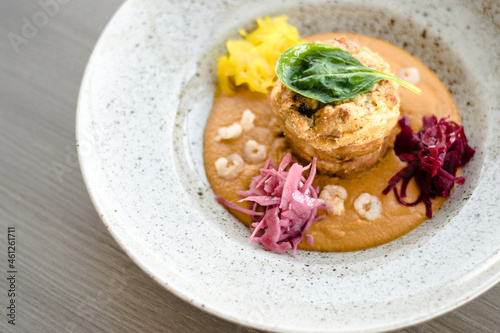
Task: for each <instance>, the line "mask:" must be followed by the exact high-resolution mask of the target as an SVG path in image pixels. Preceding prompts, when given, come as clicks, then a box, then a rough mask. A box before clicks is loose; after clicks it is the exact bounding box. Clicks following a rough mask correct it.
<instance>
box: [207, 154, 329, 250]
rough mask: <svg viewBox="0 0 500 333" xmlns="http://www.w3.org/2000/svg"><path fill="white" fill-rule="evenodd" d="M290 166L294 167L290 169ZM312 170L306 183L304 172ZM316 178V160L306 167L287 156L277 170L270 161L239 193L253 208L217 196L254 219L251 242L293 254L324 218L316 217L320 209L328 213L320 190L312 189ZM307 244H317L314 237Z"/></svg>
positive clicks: (309, 238) (219, 199) (232, 207)
mask: <svg viewBox="0 0 500 333" xmlns="http://www.w3.org/2000/svg"><path fill="white" fill-rule="evenodd" d="M290 164H291V165H290ZM309 168H310V172H309V177H308V178H307V179H306V177H305V176H304V172H305V171H306V170H308V169H309ZM315 175H316V157H314V159H313V161H312V163H311V164H309V165H308V166H306V167H303V166H301V165H300V164H298V163H296V162H294V161H293V160H292V155H291V154H290V153H288V154H287V155H285V157H284V158H283V160H282V161H281V163H280V165H279V166H277V165H276V164H274V163H273V162H272V161H271V160H268V161H267V162H266V163H265V165H264V168H262V169H260V175H258V176H256V177H254V178H253V179H252V182H251V183H250V189H249V190H247V191H238V194H239V195H241V196H243V197H244V198H243V199H242V200H240V202H241V201H250V202H251V204H250V208H249V209H244V208H242V207H240V206H238V205H236V204H233V203H230V202H228V201H226V200H224V199H222V198H221V197H220V196H216V199H217V201H218V202H219V203H221V204H223V205H225V206H226V207H228V208H230V209H234V210H237V211H240V212H243V213H245V214H247V215H250V216H251V217H252V221H254V222H253V223H252V228H253V232H252V235H251V236H250V238H249V241H250V242H258V243H261V244H262V245H263V246H264V248H265V249H266V250H268V251H273V252H275V253H279V254H281V253H285V252H287V251H289V250H293V252H292V256H295V253H296V251H297V246H298V245H299V243H300V242H301V241H302V239H303V238H304V235H306V233H307V230H308V229H309V228H310V227H311V225H312V224H313V223H314V222H316V221H319V220H320V219H321V218H323V217H324V216H316V215H317V211H318V209H327V208H328V207H326V206H325V205H324V201H323V200H321V199H319V198H318V191H319V188H317V187H314V186H312V182H313V180H314V177H315ZM306 242H307V243H308V244H310V245H312V244H314V239H313V237H312V236H311V235H307V237H306Z"/></svg>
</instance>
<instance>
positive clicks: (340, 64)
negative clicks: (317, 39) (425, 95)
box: [276, 43, 420, 103]
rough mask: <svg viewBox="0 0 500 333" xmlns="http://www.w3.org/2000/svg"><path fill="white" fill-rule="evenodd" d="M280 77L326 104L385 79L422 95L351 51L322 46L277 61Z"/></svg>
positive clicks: (294, 49) (302, 49) (289, 53)
mask: <svg viewBox="0 0 500 333" xmlns="http://www.w3.org/2000/svg"><path fill="white" fill-rule="evenodd" d="M276 75H277V76H278V79H280V81H281V82H282V83H283V84H284V85H285V86H287V87H288V88H289V89H291V90H293V91H295V92H296V93H299V94H301V95H303V96H306V97H309V98H312V99H316V100H318V101H320V102H323V103H331V102H334V101H340V100H343V99H348V98H353V97H355V96H357V95H359V94H362V93H365V92H367V91H370V90H371V89H372V88H373V86H374V85H375V84H376V83H377V82H379V81H380V80H383V79H388V80H392V81H395V82H397V83H399V84H400V85H402V86H403V87H405V88H407V89H409V90H411V91H413V92H415V93H417V94H420V89H418V88H417V87H415V86H414V85H412V84H410V83H408V82H406V81H404V80H402V79H400V78H398V77H396V76H394V75H391V74H387V73H384V72H380V71H377V70H375V69H372V68H370V67H367V66H365V65H363V64H362V63H361V62H360V61H359V60H358V59H356V58H354V56H353V55H352V54H350V53H349V52H347V51H345V50H343V49H341V48H338V47H334V46H331V45H326V44H320V43H307V44H301V45H297V46H294V47H291V48H289V49H288V50H286V51H285V52H284V53H283V54H282V55H281V56H280V58H279V59H278V61H277V62H276Z"/></svg>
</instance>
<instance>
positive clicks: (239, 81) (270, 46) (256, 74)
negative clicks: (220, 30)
mask: <svg viewBox="0 0 500 333" xmlns="http://www.w3.org/2000/svg"><path fill="white" fill-rule="evenodd" d="M286 20H287V17H286V16H277V17H275V18H270V17H266V18H264V19H261V18H258V19H257V29H256V30H255V31H253V32H252V33H250V34H247V33H246V32H245V31H243V30H241V31H240V33H241V35H242V36H243V38H244V39H240V40H228V41H227V44H226V47H227V51H228V54H227V56H222V57H219V58H218V66H217V76H218V78H219V84H218V90H219V91H221V92H223V93H224V94H226V95H228V96H231V95H233V94H234V92H235V91H236V86H241V85H245V84H246V87H247V88H248V89H250V90H251V91H255V92H259V93H263V94H267V93H268V91H269V88H271V87H272V86H273V85H274V83H275V82H276V73H275V71H274V67H275V65H276V61H277V60H278V58H279V56H280V55H281V54H282V53H283V52H285V51H286V50H287V49H289V48H290V47H292V46H295V45H298V44H302V43H304V42H303V41H302V40H300V37H299V34H298V32H297V29H296V28H295V27H293V26H290V25H288V23H287V22H286Z"/></svg>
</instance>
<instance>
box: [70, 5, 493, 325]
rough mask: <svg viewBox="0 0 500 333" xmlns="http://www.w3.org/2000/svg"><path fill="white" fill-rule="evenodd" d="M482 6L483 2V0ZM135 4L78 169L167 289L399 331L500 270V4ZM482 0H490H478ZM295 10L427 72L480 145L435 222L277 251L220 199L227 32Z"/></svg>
mask: <svg viewBox="0 0 500 333" xmlns="http://www.w3.org/2000/svg"><path fill="white" fill-rule="evenodd" d="M485 3H486V2H485ZM481 6H482V4H481V3H479V2H475V3H474V4H472V3H469V2H467V3H466V2H465V1H464V2H459V1H437V0H429V1H420V2H419V3H418V5H417V4H416V3H415V4H406V5H403V4H401V3H400V2H399V1H396V0H394V1H390V2H387V1H370V2H365V1H357V0H356V1H353V0H349V1H307V2H305V1H304V2H302V1H291V0H286V1H267V0H266V1H252V2H247V1H243V0H241V1H240V0H235V1H223V2H222V1H208V0H207V1H195V2H185V1H174V0H170V1H168V0H130V1H128V2H126V3H125V5H124V6H123V7H122V8H121V9H120V11H119V12H118V13H117V14H116V16H115V17H114V18H113V20H112V21H111V23H110V24H109V26H108V27H107V29H106V31H105V32H104V34H103V35H102V37H101V39H100V41H99V43H98V45H97V47H96V49H95V51H94V54H93V56H92V58H91V60H90V63H89V65H88V68H87V72H86V74H85V78H84V80H83V83H82V88H81V92H80V100H79V105H78V116H77V141H78V146H79V156H80V163H81V168H82V172H83V175H84V179H85V182H86V184H87V187H88V190H89V193H90V196H91V197H92V200H93V202H94V204H95V206H96V208H97V210H98V212H99V214H100V215H101V217H102V219H103V221H104V223H105V224H106V226H107V227H108V229H109V230H110V232H111V233H112V234H113V236H114V237H115V238H116V240H117V241H118V243H120V244H121V246H122V247H123V249H124V250H125V251H126V252H127V253H128V254H129V255H130V256H131V257H132V258H133V259H134V260H135V262H137V264H138V265H140V266H141V267H142V268H143V269H144V270H145V271H146V272H148V273H149V274H150V275H151V276H152V277H153V278H154V279H156V280H157V281H158V282H160V283H161V284H162V285H163V286H165V287H166V288H167V289H169V290H170V291H172V292H174V293H175V294H177V295H178V296H180V297H181V298H183V299H184V300H186V301H188V302H190V303H192V304H193V305H195V306H197V307H200V308H202V309H204V310H206V311H209V312H210V313H213V314H215V315H217V316H220V317H223V318H226V319H228V320H231V321H234V322H238V323H240V324H243V325H249V326H253V327H256V328H261V329H267V330H277V331H296V332H313V331H314V332H355V331H356V332H357V331H379V330H386V329H394V328H398V327H403V326H406V325H410V324H414V323H418V322H421V321H424V320H426V319H429V318H431V317H434V316H437V315H440V314H442V313H444V312H446V311H449V310H451V309H453V308H455V307H457V306H459V305H461V304H463V303H465V302H466V301H467V300H469V299H471V298H473V297H475V296H477V295H479V294H480V293H481V292H483V291H485V290H486V289H488V288H489V287H491V286H493V285H494V284H495V283H497V282H498V281H499V280H500V255H499V250H500V224H499V223H498V221H500V214H499V209H498V195H499V194H500V193H499V190H498V188H499V181H498V179H499V177H500V176H499V173H500V167H499V160H498V157H497V156H498V153H499V152H500V149H499V142H500V140H499V136H498V135H499V134H498V133H500V126H499V113H500V112H499V106H498V105H499V99H498V91H499V90H500V87H499V81H498V80H499V79H498V78H499V77H500V74H499V59H500V56H499V53H498V52H499V50H500V39H499V38H498V34H499V22H498V16H494V14H493V13H494V12H495V10H498V8H493V9H492V6H493V7H495V6H497V7H498V3H496V4H495V3H494V2H493V3H489V5H488V6H489V7H488V8H489V9H488V10H482V7H481ZM484 6H486V4H485V5H484ZM278 14H286V15H288V16H289V22H290V23H291V24H294V25H295V26H297V27H298V29H299V31H300V33H301V35H302V36H307V35H310V34H314V33H319V32H328V31H334V30H336V31H349V32H357V33H363V34H366V35H370V36H375V37H379V38H382V39H384V40H386V41H389V42H391V43H393V44H395V45H398V46H401V47H403V48H404V49H406V50H407V51H409V52H410V53H412V54H414V55H415V56H417V57H418V58H420V59H421V60H422V61H423V62H424V63H425V64H426V65H427V66H428V67H430V68H431V69H433V70H434V71H435V72H436V73H437V74H438V76H439V77H440V78H441V79H442V80H443V81H444V82H445V84H446V85H447V86H448V87H449V89H450V91H451V92H452V94H453V97H454V98H455V100H456V102H457V105H458V106H459V108H460V110H461V113H462V116H463V120H464V123H465V126H466V129H467V134H468V136H469V137H470V142H471V145H472V146H474V147H475V148H477V153H476V155H475V157H474V159H473V161H471V163H470V164H469V165H468V166H467V168H466V170H465V172H464V173H465V176H466V179H467V182H466V185H465V186H462V187H458V188H457V189H456V191H455V193H453V196H452V198H451V199H450V200H448V201H447V203H446V204H445V205H444V207H443V208H442V209H440V210H439V211H438V212H437V214H436V216H435V218H433V219H432V220H430V221H428V222H426V223H424V224H423V225H422V226H420V227H418V228H417V229H416V230H414V231H412V232H411V233H409V234H408V235H406V236H404V237H402V238H400V239H398V240H396V241H394V242H391V243H389V244H386V245H384V246H380V247H377V248H373V249H370V250H367V251H361V252H354V253H315V252H299V253H298V255H297V257H296V258H292V257H291V256H289V255H276V254H273V253H268V252H266V251H264V250H262V249H261V248H260V247H259V246H258V245H256V244H250V243H248V241H247V238H248V236H249V231H248V230H247V229H246V228H244V227H243V226H242V225H241V224H240V223H238V222H237V221H236V220H235V219H234V218H233V217H232V216H231V215H230V214H229V213H227V212H226V211H225V210H224V209H223V208H222V207H221V206H219V205H218V204H217V203H216V202H215V201H214V199H213V193H212V191H211V189H210V187H209V186H208V183H207V180H206V178H205V173H204V168H203V160H202V133H203V129H204V125H205V122H206V119H207V116H208V113H209V111H210V108H211V104H212V98H213V93H214V87H215V74H214V69H215V65H216V57H217V56H218V55H221V54H224V53H225V47H224V41H225V40H226V39H227V38H230V37H232V38H234V37H236V36H237V35H238V32H237V31H238V29H239V28H246V29H251V28H252V27H253V26H254V25H253V24H254V23H253V22H254V19H255V18H257V17H262V16H266V15H271V16H273V15H278Z"/></svg>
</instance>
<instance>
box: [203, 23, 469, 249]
mask: <svg viewBox="0 0 500 333" xmlns="http://www.w3.org/2000/svg"><path fill="white" fill-rule="evenodd" d="M340 36H346V37H347V38H349V39H350V40H352V41H354V42H356V43H357V44H358V45H359V46H366V47H368V48H369V49H371V50H372V51H374V52H377V53H378V54H379V55H380V56H381V57H382V58H383V59H384V60H385V61H386V62H387V63H389V65H390V66H391V71H392V72H393V73H398V72H399V70H400V69H402V68H406V67H413V68H417V69H418V72H419V75H420V81H419V82H417V83H416V86H417V87H418V88H420V89H421V90H422V94H421V95H417V94H415V93H413V92H411V91H409V90H407V89H404V88H399V95H400V97H401V107H400V111H401V115H407V116H408V117H409V118H410V124H411V126H412V128H413V130H414V131H418V130H420V129H421V128H422V117H423V116H429V115H432V114H434V115H436V117H437V118H438V119H440V118H442V117H446V116H450V119H451V120H453V121H455V122H457V123H458V124H461V119H460V114H459V112H458V109H457V107H456V105H455V102H454V101H453V99H452V97H451V95H450V93H449V92H448V90H447V89H446V87H445V86H444V84H443V83H442V82H441V81H440V80H439V78H438V77H437V76H436V75H434V74H433V73H432V72H431V71H430V70H429V69H427V67H425V66H424V65H423V64H422V63H421V62H420V61H419V60H417V59H416V58H415V57H413V56H412V55H410V54H409V53H407V52H406V51H403V50H402V49H400V48H398V47H396V46H393V45H391V44H389V43H387V42H384V41H382V40H379V39H376V38H371V37H367V36H361V35H356V34H350V33H328V34H321V35H315V36H312V37H309V38H308V40H309V41H325V40H329V39H333V38H336V37H340ZM246 109H250V110H251V111H252V112H253V113H254V114H255V115H256V117H255V121H254V124H255V127H254V128H253V129H251V130H249V131H247V132H245V131H244V132H243V133H242V135H241V136H240V137H238V138H236V139H231V140H222V141H219V142H217V141H216V139H215V137H216V136H217V134H218V130H219V128H220V127H227V126H230V125H231V124H233V123H235V122H239V121H240V120H241V115H242V113H243V111H244V110H246ZM398 128H399V127H397V128H396V129H395V132H397V131H398ZM248 140H255V141H257V142H258V143H259V144H264V145H266V147H267V152H268V157H269V158H271V159H272V160H273V161H274V162H275V163H279V162H280V160H281V158H282V157H283V156H284V155H285V154H286V153H287V152H288V151H290V148H289V147H288V145H287V144H286V139H284V137H283V136H282V132H281V130H280V128H279V126H278V125H277V121H276V119H275V117H274V114H273V113H272V111H271V108H270V103H269V96H266V95H262V94H257V93H252V92H249V91H247V90H240V91H239V92H237V94H236V95H235V96H231V97H227V96H225V95H223V94H221V95H220V96H218V97H217V98H216V99H215V101H214V106H213V109H212V111H211V114H210V117H209V119H208V122H207V125H206V128H205V133H204V163H205V170H206V173H207V177H208V180H209V182H210V185H211V186H212V189H213V191H214V192H215V193H216V194H218V195H220V196H221V197H223V198H224V199H226V200H228V201H230V202H234V203H237V202H238V200H240V199H241V197H240V196H239V195H238V194H236V192H237V191H238V190H246V189H248V187H249V184H250V182H251V180H252V177H254V176H256V175H258V174H259V169H260V168H262V167H263V165H264V161H262V162H260V163H248V162H245V168H244V171H243V172H242V173H241V174H239V175H238V177H236V178H235V179H231V180H226V179H223V178H221V177H220V176H219V175H218V174H217V170H216V168H215V161H216V160H217V159H219V158H220V157H226V156H229V155H231V154H234V153H237V154H239V155H240V156H242V157H243V156H244V153H243V151H244V150H243V148H244V146H245V143H246V142H247V141H248ZM405 165H406V163H404V162H401V161H400V160H399V158H398V157H397V156H396V155H395V154H394V152H393V150H392V148H389V150H388V152H387V154H386V155H385V157H384V158H383V159H382V160H381V161H380V162H379V163H377V164H376V165H375V166H374V167H372V168H371V169H369V170H366V171H364V172H362V173H360V174H357V175H354V176H351V177H347V178H342V179H340V178H337V177H331V176H328V175H324V174H318V175H317V176H316V178H315V181H314V185H316V186H319V187H320V190H321V189H322V188H323V187H324V186H326V185H329V184H335V185H340V186H342V187H344V188H345V189H346V191H347V195H348V196H347V199H346V200H345V202H344V207H345V212H344V214H343V215H342V216H334V215H326V217H325V218H324V219H322V220H321V221H318V222H316V223H314V224H313V225H312V226H311V228H310V229H309V231H308V234H311V235H312V236H313V237H314V245H309V244H307V243H306V242H305V237H304V240H303V241H302V243H301V244H300V245H299V249H302V250H314V251H335V252H343V251H357V250H363V249H367V248H370V247H374V246H377V245H381V244H384V243H387V242H390V241H392V240H394V239H396V238H399V237H401V236H403V235H404V234H406V233H408V232H409V231H411V230H412V229H414V228H415V227H417V226H418V225H420V224H421V223H422V222H424V221H425V220H427V217H426V215H425V206H424V204H423V203H421V204H418V205H417V206H414V207H406V206H404V205H402V204H400V203H399V202H398V201H397V200H396V198H395V196H394V193H393V192H390V193H389V194H388V195H383V194H382V190H383V189H384V188H385V187H386V186H387V182H388V180H389V179H390V178H391V177H392V176H393V175H394V174H395V173H396V172H398V171H399V170H400V169H402V168H403V167H404V166H405ZM365 192H366V193H369V194H371V195H375V196H377V197H378V198H379V199H380V201H381V203H382V213H381V215H380V216H379V217H378V218H377V219H375V220H373V221H369V220H366V219H363V218H361V217H360V216H359V215H358V213H356V211H355V209H354V206H353V202H354V200H355V199H356V198H357V197H358V196H359V195H360V194H362V193H365ZM418 193H419V191H418V189H417V186H416V185H415V184H414V183H413V181H412V182H410V185H409V186H408V189H407V195H408V198H407V199H406V200H407V201H408V202H411V201H413V200H414V199H416V198H417V197H418ZM444 201H445V199H444V198H441V197H439V198H436V199H434V200H433V201H432V206H433V211H436V210H437V209H438V208H439V207H440V206H441V205H442V204H443V203H444ZM238 204H239V205H241V206H242V207H245V208H248V203H247V202H244V203H238ZM231 213H233V214H234V215H235V216H236V217H237V218H238V219H239V220H240V221H242V222H243V223H244V224H246V225H248V226H249V225H250V224H251V220H250V218H249V217H248V216H247V215H245V214H242V213H240V212H234V211H231ZM319 214H326V211H319Z"/></svg>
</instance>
